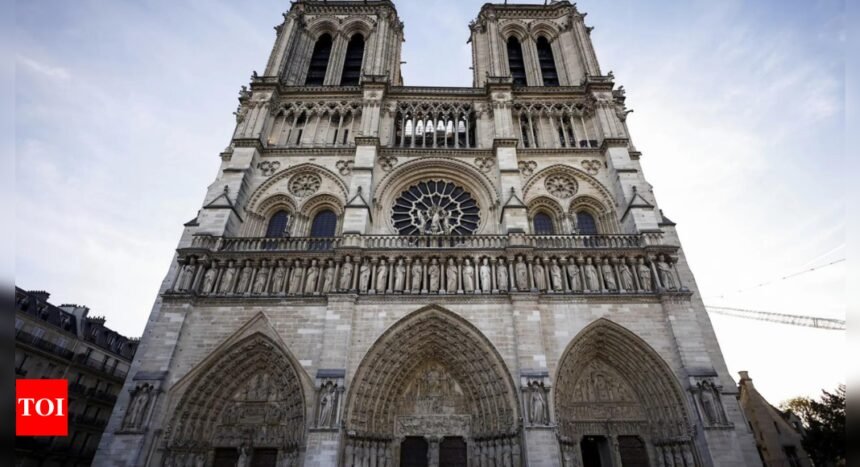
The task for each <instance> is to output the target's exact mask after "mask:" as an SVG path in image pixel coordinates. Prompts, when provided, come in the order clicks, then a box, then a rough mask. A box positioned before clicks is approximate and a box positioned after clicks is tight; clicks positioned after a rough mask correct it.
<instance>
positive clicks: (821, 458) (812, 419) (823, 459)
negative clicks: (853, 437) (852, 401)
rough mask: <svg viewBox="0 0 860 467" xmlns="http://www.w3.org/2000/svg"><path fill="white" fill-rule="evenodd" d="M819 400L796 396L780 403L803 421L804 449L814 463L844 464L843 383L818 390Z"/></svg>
mask: <svg viewBox="0 0 860 467" xmlns="http://www.w3.org/2000/svg"><path fill="white" fill-rule="evenodd" d="M821 392H822V395H821V397H820V398H819V400H813V399H812V398H809V397H796V398H794V399H791V400H789V401H786V402H784V403H783V404H782V405H781V407H780V408H781V409H782V410H788V411H791V412H794V414H795V415H797V416H798V417H800V419H801V421H803V429H804V433H803V449H805V450H806V452H807V453H808V454H809V457H811V458H812V461H813V462H814V463H815V465H816V466H820V467H824V466H844V465H846V460H845V459H846V457H845V450H846V444H847V435H846V431H845V428H846V426H845V396H846V389H845V385H840V386H839V387H838V388H836V391H835V392H834V393H829V392H827V391H821Z"/></svg>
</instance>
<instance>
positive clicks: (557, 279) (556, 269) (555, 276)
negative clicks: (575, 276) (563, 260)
mask: <svg viewBox="0 0 860 467" xmlns="http://www.w3.org/2000/svg"><path fill="white" fill-rule="evenodd" d="M549 277H550V278H551V279H552V290H554V291H556V292H560V291H561V290H562V289H564V282H562V281H563V279H562V277H561V266H559V265H558V261H557V260H555V259H553V260H552V264H550V267H549Z"/></svg>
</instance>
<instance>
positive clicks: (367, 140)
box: [355, 136, 379, 148]
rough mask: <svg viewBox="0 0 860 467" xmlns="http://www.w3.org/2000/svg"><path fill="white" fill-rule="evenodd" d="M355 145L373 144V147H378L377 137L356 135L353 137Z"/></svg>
mask: <svg viewBox="0 0 860 467" xmlns="http://www.w3.org/2000/svg"><path fill="white" fill-rule="evenodd" d="M355 145H356V146H373V147H375V148H378V147H379V138H377V137H376V136H356V137H355Z"/></svg>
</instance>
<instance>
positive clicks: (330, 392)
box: [318, 383, 335, 428]
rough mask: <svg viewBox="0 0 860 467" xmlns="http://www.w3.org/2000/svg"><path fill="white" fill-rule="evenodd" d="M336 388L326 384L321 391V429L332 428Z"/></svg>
mask: <svg viewBox="0 0 860 467" xmlns="http://www.w3.org/2000/svg"><path fill="white" fill-rule="evenodd" d="M334 398H335V387H334V384H332V383H326V385H325V386H323V387H322V388H321V389H320V418H319V424H318V426H319V427H320V428H330V427H331V425H332V419H331V414H332V409H333V407H334Z"/></svg>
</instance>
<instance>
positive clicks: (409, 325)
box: [343, 307, 523, 467]
mask: <svg viewBox="0 0 860 467" xmlns="http://www.w3.org/2000/svg"><path fill="white" fill-rule="evenodd" d="M353 381H354V383H353V386H352V389H351V391H350V394H349V397H348V401H347V412H346V432H347V433H349V436H348V439H347V441H346V446H345V449H344V456H343V465H345V466H354V465H361V466H367V467H377V466H383V465H385V466H391V465H408V466H413V465H415V466H423V465H427V466H430V467H437V466H441V465H451V466H452V467H456V466H458V465H463V466H465V465H467V463H468V465H484V464H481V463H480V462H483V461H487V462H491V465H510V466H520V465H522V457H523V456H522V450H521V446H520V436H519V433H518V420H519V418H520V415H519V406H518V404H517V398H516V397H517V396H516V390H515V386H514V383H513V381H512V379H511V377H510V375H509V373H508V371H507V369H506V367H505V364H504V362H503V361H502V359H501V356H500V355H499V354H498V353H497V352H496V351H495V349H494V348H493V346H492V344H490V342H489V341H488V340H487V338H486V337H485V336H484V335H483V334H481V333H480V331H478V330H477V329H476V328H475V327H474V326H472V325H471V324H469V323H468V322H467V321H466V320H464V319H463V318H461V317H459V316H457V315H455V314H453V313H451V312H449V311H446V310H442V309H440V308H436V307H429V308H426V309H423V310H419V311H417V312H415V313H413V314H411V315H409V316H407V317H405V318H403V319H402V320H400V321H399V322H397V323H395V324H394V325H393V326H392V327H391V328H389V329H388V330H387V331H386V332H385V333H384V334H383V335H382V336H381V337H380V338H379V339H378V340H377V341H376V343H375V344H374V345H373V346H372V347H371V349H370V350H369V351H368V353H367V355H366V356H365V357H364V360H363V361H362V363H361V365H360V366H359V368H358V371H357V372H356V375H355V377H354V378H353ZM420 440H423V441H424V442H425V443H426V444H427V450H426V455H425V457H426V459H425V461H426V463H421V457H422V455H424V451H423V450H422V449H423V448H422V446H423V443H422V442H421V441H420ZM442 456H444V461H445V464H443V463H442ZM482 459H483V461H482Z"/></svg>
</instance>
